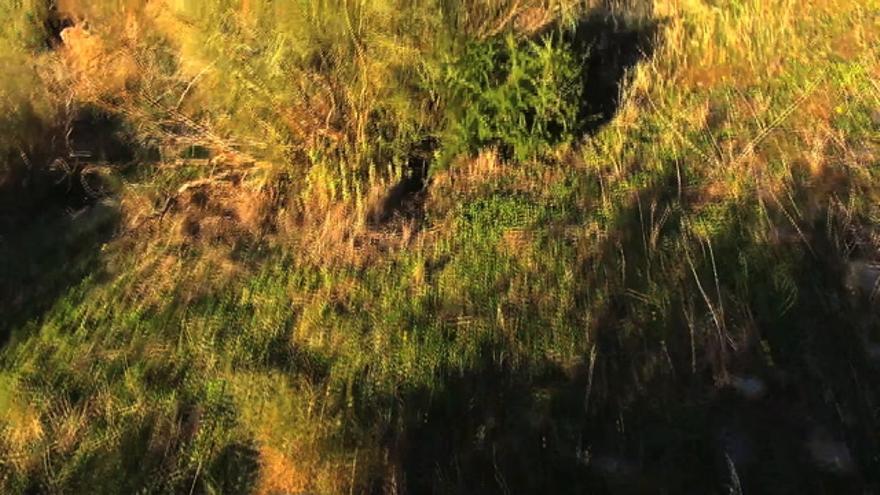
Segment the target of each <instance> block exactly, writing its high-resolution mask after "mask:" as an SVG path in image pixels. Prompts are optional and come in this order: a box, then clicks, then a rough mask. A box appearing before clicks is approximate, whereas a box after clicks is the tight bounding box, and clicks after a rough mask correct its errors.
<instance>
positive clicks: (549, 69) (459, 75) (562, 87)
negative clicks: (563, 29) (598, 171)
mask: <svg viewBox="0 0 880 495" xmlns="http://www.w3.org/2000/svg"><path fill="white" fill-rule="evenodd" d="M583 62H584V61H583V57H582V56H580V55H577V54H575V53H574V51H573V50H572V49H571V45H570V44H569V43H567V42H565V41H561V40H558V39H555V38H553V37H550V36H548V37H545V38H543V39H541V40H539V41H519V40H517V39H516V38H515V37H514V36H513V35H508V36H506V37H504V38H499V39H493V40H488V41H479V42H474V43H471V44H470V45H468V46H467V47H466V48H465V49H464V51H463V53H462V55H461V56H460V57H458V58H457V59H456V60H454V61H451V62H450V63H447V64H446V66H445V68H444V70H443V72H442V82H441V88H442V89H441V90H440V94H441V95H442V96H441V97H442V98H444V99H445V103H446V104H447V112H446V133H445V134H446V136H444V138H445V148H446V150H445V151H446V154H447V158H452V156H454V155H455V154H457V153H461V152H471V153H472V152H476V151H477V150H479V149H480V148H482V147H484V146H487V145H496V146H499V147H501V149H502V150H503V151H504V152H505V154H509V155H512V156H514V157H515V158H516V159H520V160H522V159H527V158H530V157H533V156H535V155H536V154H539V153H541V152H542V151H544V150H546V149H547V148H549V147H550V146H553V145H556V144H559V143H561V142H564V141H567V140H569V139H571V138H572V137H573V136H574V135H575V133H576V131H577V127H578V125H577V116H578V102H579V101H580V100H581V98H580V96H581V94H582V92H583V81H582V78H581V75H582V72H583V71H582V66H583Z"/></svg>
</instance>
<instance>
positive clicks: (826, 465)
mask: <svg viewBox="0 0 880 495" xmlns="http://www.w3.org/2000/svg"><path fill="white" fill-rule="evenodd" d="M807 452H809V454H810V458H811V459H812V460H813V463H815V464H816V466H817V467H818V468H820V469H822V470H823V471H826V472H829V473H832V474H837V475H850V474H853V473H854V472H855V461H854V460H853V457H852V454H851V453H850V451H849V447H847V445H846V444H845V443H843V442H839V441H836V440H834V439H832V438H830V437H829V436H828V435H827V434H823V433H822V432H814V433H813V435H811V438H810V440H809V441H808V442H807Z"/></svg>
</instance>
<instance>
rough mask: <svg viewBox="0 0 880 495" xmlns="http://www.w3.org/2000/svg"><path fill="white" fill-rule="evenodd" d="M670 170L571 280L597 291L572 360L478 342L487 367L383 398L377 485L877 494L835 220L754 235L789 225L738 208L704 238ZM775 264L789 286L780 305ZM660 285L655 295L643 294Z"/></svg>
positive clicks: (869, 318)
mask: <svg viewBox="0 0 880 495" xmlns="http://www.w3.org/2000/svg"><path fill="white" fill-rule="evenodd" d="M669 168H670V169H672V172H671V173H669V174H666V175H664V176H660V177H657V178H656V179H655V181H654V183H653V185H651V186H649V187H647V188H645V189H643V190H642V191H639V193H638V194H635V195H633V198H632V201H631V203H630V204H629V205H628V206H626V207H624V208H623V209H622V210H621V211H620V212H619V213H618V215H617V217H616V218H617V220H616V226H615V227H614V228H612V229H611V231H612V232H617V235H616V236H615V237H614V238H612V239H609V240H608V241H607V243H606V245H605V246H604V247H603V248H602V249H601V250H600V254H599V255H598V256H597V257H596V258H595V259H593V260H591V261H589V262H588V263H587V265H588V266H584V267H582V268H581V271H580V272H579V274H578V278H579V280H582V281H583V282H581V283H580V284H579V289H578V291H579V294H578V296H577V297H578V299H580V300H584V301H586V300H595V299H596V294H595V291H597V290H599V289H597V288H602V290H604V291H606V292H605V295H604V297H603V298H602V300H603V301H605V302H604V303H603V304H601V305H600V306H599V307H598V310H597V311H595V312H594V313H592V318H591V321H592V324H591V327H590V329H589V331H590V334H591V338H590V344H589V345H590V349H586V350H584V359H583V361H582V363H581V365H579V366H577V367H573V368H570V369H563V368H561V367H559V366H557V365H553V364H552V363H544V364H543V365H542V366H541V368H540V369H515V368H511V367H509V366H506V365H502V364H500V363H498V362H496V361H495V360H494V359H493V358H491V356H497V355H501V354H502V351H503V349H494V348H487V349H484V351H483V353H482V354H483V355H484V356H485V360H484V362H482V363H481V364H479V365H476V366H474V367H472V368H469V369H466V370H464V371H462V372H449V373H447V374H446V375H445V376H444V377H443V380H442V383H443V386H442V387H440V388H439V389H431V390H419V391H415V392H413V393H411V394H409V395H406V396H405V397H403V399H402V400H401V401H400V402H399V404H398V405H397V406H396V407H395V408H393V410H394V411H395V413H394V414H393V415H392V420H391V424H392V425H393V426H392V427H391V431H389V432H388V434H387V435H386V437H385V446H386V447H385V448H386V450H387V452H388V464H389V467H388V471H387V473H386V475H385V477H384V479H383V480H380V481H379V482H377V485H376V487H375V491H376V492H385V493H542V492H543V493H864V492H866V491H871V490H876V489H877V488H878V487H880V477H878V473H880V466H878V464H877V463H878V461H877V459H878V455H880V444H878V441H877V437H876V431H877V429H878V427H880V414H878V411H877V409H876V407H874V406H873V405H874V404H876V401H877V399H878V396H880V388H878V385H877V384H878V383H880V363H878V362H877V359H876V357H874V358H872V357H871V353H870V351H869V350H868V349H866V342H867V341H868V339H869V336H868V335H867V334H869V333H870V331H871V330H870V329H871V328H874V327H875V326H876V325H877V321H878V320H877V314H876V310H874V309H872V308H871V307H870V306H869V305H866V304H865V303H864V302H861V301H859V300H857V299H856V298H853V297H852V295H851V291H850V289H849V288H848V287H847V286H846V283H845V280H846V263H845V260H844V258H843V257H842V256H841V251H840V249H839V247H836V246H835V244H834V241H833V239H832V238H831V237H829V232H831V231H832V230H833V229H831V228H830V227H829V226H828V225H827V224H826V223H825V222H826V220H827V219H828V218H829V215H826V214H818V215H816V218H817V219H819V220H817V221H816V223H815V224H811V225H804V226H802V230H803V231H804V235H805V237H806V239H807V241H809V245H810V247H809V248H807V247H806V246H805V242H804V240H802V239H800V238H792V239H788V240H783V241H778V240H777V241H773V240H772V237H771V240H760V239H762V238H761V237H760V236H755V235H754V232H753V229H759V228H762V227H761V224H760V221H759V219H760V218H761V217H762V215H767V216H768V217H769V218H772V219H773V220H774V222H775V223H776V225H785V224H786V222H787V219H786V217H785V216H784V214H783V213H782V212H775V211H768V212H766V213H758V212H755V211H750V210H749V211H747V208H746V206H744V205H738V206H731V207H732V208H740V210H738V211H734V212H733V213H734V214H735V215H734V216H733V217H732V218H734V220H732V221H730V222H728V223H726V224H724V225H723V226H722V228H720V229H719V230H717V231H715V232H713V233H712V234H711V236H710V238H708V239H703V240H702V241H699V240H698V239H695V238H693V237H690V235H689V234H686V233H685V230H686V228H685V224H686V222H685V220H684V219H685V218H690V217H692V216H693V215H694V213H695V204H696V203H697V202H698V201H699V198H693V197H688V193H687V192H686V191H685V192H684V193H682V190H681V188H679V184H678V183H677V176H676V174H675V171H674V167H673V166H670V167H669ZM686 186H687V185H686V184H685V189H686ZM667 210H668V212H669V213H668V215H661V213H663V212H664V211H667ZM661 216H662V217H663V218H665V220H664V222H663V223H662V225H661V226H660V227H657V228H659V229H660V231H659V233H658V234H657V236H658V237H659V238H660V239H661V240H662V239H666V240H670V241H671V242H670V243H668V244H666V245H664V244H663V243H658V244H657V245H656V246H652V245H651V241H650V238H651V231H652V229H653V228H655V227H656V226H657V224H658V222H657V219H658V218H660V217H661ZM764 239H766V238H764ZM683 243H687V245H688V246H690V247H689V248H688V249H689V254H688V255H685V254H684V253H685V252H684V244H683ZM710 245H711V250H712V251H711V252H712V253H713V254H710V252H709V246H710ZM686 256H687V257H690V258H691V263H693V271H692V270H691V268H690V266H689V262H688V261H687V260H686ZM713 257H714V258H715V259H716V261H717V263H713V262H712V258H713ZM623 259H625V263H624V262H623ZM743 260H746V262H747V263H748V266H749V268H748V269H746V268H744V266H743V265H742V263H743V262H744V261H743ZM621 266H624V267H625V268H623V269H622V270H621V269H620V267H621ZM783 266H790V267H792V269H791V270H790V272H787V273H789V275H788V276H790V280H789V282H790V284H792V285H793V286H794V287H796V288H797V294H796V297H795V298H794V299H793V301H791V302H790V304H789V303H787V296H788V292H787V289H786V287H787V285H786V283H782V282H780V280H781V277H782V276H781V275H780V274H779V273H780V272H779V270H781V267H783ZM693 272H696V274H694V273H693ZM697 277H699V279H700V280H701V282H700V283H701V284H703V285H704V288H705V290H706V291H707V297H708V298H709V300H710V301H711V302H712V303H713V304H715V305H716V310H717V307H718V306H720V305H722V304H723V306H724V308H726V309H725V310H724V311H725V312H724V314H723V315H722V316H721V318H723V324H722V328H721V329H720V330H719V329H718V328H717V326H716V324H715V323H714V322H713V320H712V315H711V313H710V310H709V308H708V306H707V304H706V301H705V298H704V297H703V295H701V291H700V288H699V287H698V282H697ZM714 277H717V278H718V280H719V282H718V286H717V287H716V285H715V282H714V281H713V278H714ZM657 284H660V290H661V291H662V297H660V298H659V299H658V301H660V302H652V301H647V300H646V299H648V298H650V297H651V296H650V295H651V294H653V293H654V292H652V291H656V290H658V289H657V287H658V285H657ZM719 298H720V299H719ZM576 321H577V319H573V320H572V324H574V322H576ZM689 326H692V328H691V329H689ZM694 334H695V337H690V335H694ZM691 339H693V340H691ZM591 350H593V351H594V352H591Z"/></svg>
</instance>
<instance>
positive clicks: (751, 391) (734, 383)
mask: <svg viewBox="0 0 880 495" xmlns="http://www.w3.org/2000/svg"><path fill="white" fill-rule="evenodd" d="M730 386H731V387H733V389H734V390H736V391H737V392H738V393H739V394H740V395H741V396H743V397H744V398H746V399H748V400H756V399H760V398H761V397H763V396H764V393H766V392H767V385H766V384H765V383H764V380H762V379H760V378H758V377H756V376H734V377H732V378H731V379H730Z"/></svg>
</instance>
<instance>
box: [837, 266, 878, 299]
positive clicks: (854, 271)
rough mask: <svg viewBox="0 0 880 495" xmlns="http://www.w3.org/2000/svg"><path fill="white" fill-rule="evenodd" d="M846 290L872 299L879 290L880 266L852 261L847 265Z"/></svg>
mask: <svg viewBox="0 0 880 495" xmlns="http://www.w3.org/2000/svg"><path fill="white" fill-rule="evenodd" d="M845 283H846V288H847V289H849V290H850V291H851V292H852V293H854V294H857V295H861V296H864V297H873V296H874V295H875V293H876V292H877V289H878V288H880V266H878V265H876V264H874V263H868V262H866V261H853V262H850V263H849V264H848V265H847V270H846V280H845Z"/></svg>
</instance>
